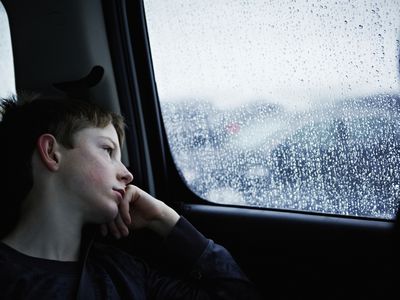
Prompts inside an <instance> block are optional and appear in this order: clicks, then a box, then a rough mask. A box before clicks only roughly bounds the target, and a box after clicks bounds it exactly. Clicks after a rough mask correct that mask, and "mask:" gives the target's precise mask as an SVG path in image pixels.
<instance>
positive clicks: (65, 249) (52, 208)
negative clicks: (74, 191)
mask: <svg viewBox="0 0 400 300" xmlns="http://www.w3.org/2000/svg"><path fill="white" fill-rule="evenodd" d="M25 200H27V201H25V203H26V204H27V205H29V206H30V207H29V209H26V210H25V211H26V212H27V213H25V214H23V215H22V216H21V218H20V220H21V221H20V222H19V223H18V224H17V226H16V227H15V229H14V230H13V231H12V232H11V233H10V234H9V235H7V236H6V237H5V238H3V240H2V241H3V242H4V243H5V244H7V245H8V246H10V247H12V248H14V249H16V250H17V251H19V252H21V253H23V254H26V255H29V256H33V257H38V258H44V259H50V260H57V261H77V260H78V259H79V250H80V243H81V235H82V226H83V224H82V222H80V220H79V218H75V219H74V218H71V215H70V214H68V213H67V212H65V210H64V209H65V208H63V207H60V206H59V205H57V204H59V203H57V202H58V201H56V200H55V199H46V198H41V199H38V198H36V197H33V196H30V197H29V196H28V198H27V199H25Z"/></svg>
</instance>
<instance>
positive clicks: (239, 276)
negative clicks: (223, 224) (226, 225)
mask: <svg viewBox="0 0 400 300" xmlns="http://www.w3.org/2000/svg"><path fill="white" fill-rule="evenodd" d="M165 247H166V248H167V249H168V253H170V265H171V264H172V265H175V266H177V269H179V270H181V271H180V273H178V274H177V273H176V272H172V271H171V272H165V270H164V271H162V272H161V271H159V270H154V269H152V268H150V267H149V265H148V264H146V263H145V262H144V261H142V260H140V259H138V258H135V257H133V256H131V255H129V254H127V253H125V252H123V251H121V250H119V249H117V248H115V247H112V246H107V245H103V244H98V243H95V244H93V246H92V247H91V249H90V252H89V255H88V259H87V262H86V270H87V274H88V283H86V285H85V287H84V288H85V289H91V294H93V295H95V297H94V298H95V299H163V300H168V299H229V300H231V299H246V300H247V299H258V297H257V296H256V292H255V290H254V287H253V285H252V284H251V282H249V280H248V279H247V278H246V276H245V275H244V274H243V273H242V271H241V270H240V268H239V267H238V265H237V264H236V263H235V261H234V260H233V258H232V257H231V255H230V254H229V253H228V251H227V250H226V249H225V248H223V247H222V246H220V245H217V244H215V243H214V242H213V241H212V240H208V239H206V238H205V237H204V236H203V235H201V234H200V233H199V232H198V231H197V230H196V229H195V228H194V227H193V226H192V225H191V224H190V223H189V222H188V221H187V220H186V219H184V218H180V220H179V221H178V223H177V225H176V226H175V227H174V229H173V230H172V232H171V234H170V235H169V236H168V238H167V239H166V241H165ZM80 266H81V263H80V262H60V261H54V260H47V259H41V258H35V257H31V256H27V255H24V254H22V253H20V252H18V251H16V250H14V249H13V248H10V247H8V246H7V245H5V244H4V243H0V299H35V300H36V299H75V298H76V294H77V289H78V283H79V278H80V272H81V267H80ZM172 274H174V275H172Z"/></svg>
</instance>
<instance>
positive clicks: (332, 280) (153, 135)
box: [0, 0, 400, 299]
mask: <svg viewBox="0 0 400 300" xmlns="http://www.w3.org/2000/svg"><path fill="white" fill-rule="evenodd" d="M150 2H151V0H148V1H142V0H134V1H132V0H115V1H109V0H103V1H100V0H86V1H79V0H58V1H50V0H42V1H27V0H12V1H11V0H1V3H2V5H3V6H4V9H5V11H6V14H7V17H8V23H9V30H10V36H11V45H12V57H13V70H14V74H15V90H16V91H17V92H19V91H24V92H39V93H44V94H46V93H50V94H51V93H65V94H68V95H71V96H74V97H78V98H89V99H90V100H91V101H95V102H97V103H99V104H100V105H102V106H104V107H106V108H108V109H110V110H112V111H115V112H118V113H121V114H122V115H123V116H124V118H125V120H126V124H127V128H126V140H125V146H124V149H123V153H122V154H123V155H122V159H123V162H124V163H125V164H126V165H127V166H128V168H129V170H130V171H131V172H132V173H133V175H134V184H136V185H138V186H139V187H141V188H142V189H144V190H146V191H148V192H149V193H150V194H152V195H153V196H155V197H156V198H157V199H160V200H162V201H164V202H166V203H167V204H168V205H170V206H171V207H173V208H174V209H176V210H177V211H178V212H179V214H181V215H183V216H184V217H186V218H187V219H188V220H189V221H190V222H191V223H192V224H193V225H194V226H195V227H196V228H197V229H198V230H199V231H200V232H202V233H203V234H204V235H205V236H206V237H208V238H210V239H212V240H214V241H215V242H217V243H219V244H221V245H223V246H224V247H226V248H227V249H228V250H229V251H230V253H231V254H232V255H233V257H234V258H235V260H236V261H237V262H238V264H239V265H240V266H241V268H242V269H243V271H244V272H245V273H246V275H247V276H248V277H249V278H250V279H251V280H252V281H253V282H254V284H255V285H256V287H257V289H258V290H259V291H260V294H262V297H263V299H392V298H393V299H394V298H397V297H398V296H396V295H398V294H399V289H398V277H397V274H398V272H397V270H398V253H399V251H398V239H399V232H398V230H397V225H396V224H397V223H396V216H395V215H393V214H392V215H391V216H389V217H386V218H380V217H374V216H365V215H358V216H355V215H351V214H348V215H345V214H343V215H342V214H340V213H333V212H332V211H329V210H327V211H322V212H318V211H308V210H304V209H296V208H295V207H294V208H292V209H291V208H290V207H289V208H288V207H283V208H281V207H279V205H276V206H270V207H263V206H260V205H242V204H241V202H235V201H232V202H231V203H230V202H229V195H230V194H229V193H227V194H224V195H225V196H224V197H227V199H224V200H225V201H224V202H223V203H222V202H221V203H218V202H216V201H210V200H208V199H205V198H204V197H202V196H201V195H199V193H195V192H194V191H193V189H191V188H190V186H189V185H188V184H187V180H185V178H184V176H182V172H183V171H182V169H180V168H179V167H177V166H176V163H175V161H176V160H178V159H180V158H179V157H178V155H177V154H176V153H173V151H172V150H171V149H172V146H171V145H170V143H169V134H168V128H166V124H167V123H166V122H164V121H163V120H164V117H163V114H162V112H163V111H162V109H163V108H162V104H161V103H162V101H161V100H162V99H161V93H160V92H159V90H158V85H160V86H161V84H159V81H158V80H156V75H157V74H155V73H156V72H157V70H156V68H155V66H156V64H155V60H153V57H152V53H153V52H154V51H153V50H154V49H152V48H151V45H152V44H151V38H150V39H149V26H150V25H149V23H147V19H146V15H147V14H146V13H147V11H146V7H147V6H146V5H147V3H150ZM155 2H156V3H159V5H160V10H163V9H166V7H168V6H169V5H171V6H172V5H178V4H177V3H179V1H165V2H163V3H162V2H160V1H155ZM181 2H185V1H181ZM189 2H192V3H196V2H197V5H200V4H199V3H200V2H201V1H189ZM206 2H207V3H209V2H210V1H206ZM233 2H235V5H236V4H237V3H239V2H241V1H233ZM245 2H246V1H245ZM272 2H273V1H272ZM276 2H277V3H280V5H282V6H285V5H286V6H287V5H289V6H290V5H292V4H290V3H289V2H290V1H289V2H286V1H276ZM306 2H308V1H306ZM314 2H315V1H314ZM317 2H318V1H317ZM317 2H316V3H317ZM327 2H329V1H327ZM367 2H368V1H367ZM210 3H211V2H210ZM329 3H330V2H329ZM182 5H183V4H182ZM232 5H233V4H232ZM276 5H277V4H276ZM316 5H317V4H316ZM399 6H400V5H399V3H397V6H396V9H397V10H398V9H399ZM216 7H218V6H216ZM215 9H217V8H215ZM218 9H220V10H223V9H224V7H223V6H222V5H221V6H219V7H218ZM173 17H174V16H173V15H171V18H173ZM164 26H168V24H166V25H164ZM210 26H211V25H210ZM393 26H395V25H394V24H393ZM1 34H3V33H1ZM333 38H334V37H333ZM166 39H168V37H166ZM175 42H176V41H174V40H168V43H171V44H174V43H175ZM345 46H346V45H343V47H345ZM228 52H229V51H228ZM176 55H177V56H179V55H180V52H177V53H176ZM245 55H246V54H245V53H243V56H245ZM398 58H399V56H398V55H397V56H396V59H397V61H396V62H395V63H394V62H393V63H394V64H396V68H397V72H399V69H398V68H399V64H398ZM0 59H2V58H0ZM182 59H183V58H182ZM212 64H213V62H210V65H212ZM206 67H207V66H204V68H206ZM397 77H398V74H397ZM157 78H158V77H157ZM160 78H161V77H160ZM221 80H224V78H221ZM397 84H398V82H397ZM392 109H393V110H397V111H398V109H399V107H397V108H392ZM183 118H185V116H183ZM395 122H399V119H397V120H396V119H395ZM238 124H239V123H238ZM187 125H188V126H190V125H189V124H187ZM235 126H236V125H235ZM243 126H244V125H243ZM232 128H233V129H232ZM235 128H236V127H232V126H231V127H230V129H231V130H236V129H235ZM399 136H400V135H399ZM300 140H301V139H300ZM198 141H199V139H197V142H198ZM197 142H196V143H197ZM396 149H397V150H396V151H397V152H396V153H397V158H398V157H400V152H399V149H400V148H396ZM201 151H208V150H207V149H206V150H201ZM282 151H283V150H282ZM287 151H288V153H289V152H290V150H287ZM182 153H183V152H182ZM282 153H283V152H282ZM196 155H197V154H196ZM282 155H283V154H282ZM189 158H190V156H189ZM262 159H263V158H262V157H261V158H259V160H260V161H261V160H262ZM238 170H239V167H238V169H236V170H234V172H239V171H238ZM310 172H311V171H310ZM302 174H303V173H302ZM303 175H304V174H303ZM303 175H301V176H303ZM218 176H222V177H224V172H223V171H222V172H219V173H218ZM293 176H294V175H293ZM299 176H300V175H299ZM304 176H305V175H304ZM396 176H397V177H395V178H398V175H396ZM221 180H224V179H221ZM224 182H225V181H224ZM285 184H288V185H289V184H292V183H290V182H289V181H288V182H287V183H285ZM393 184H397V187H398V185H399V182H398V181H397V182H395V183H393ZM195 185H196V184H195ZM197 186H200V184H198V185H197ZM393 186H394V185H393ZM381 195H382V199H381V200H382V201H384V200H385V199H384V194H383V192H382V194H381ZM395 195H397V198H396V199H392V200H393V201H394V203H398V196H400V194H399V193H397V194H395ZM309 196H310V197H312V195H309ZM233 197H234V196H232V198H233ZM249 197H250V196H249ZM260 197H261V196H260ZM263 197H266V196H263ZM333 197H335V195H334V196H333ZM349 197H350V196H349ZM374 197H376V195H375V196H374ZM378 197H379V195H378ZM393 197H395V196H392V198H393ZM279 199H280V198H279ZM349 201H350V200H349ZM104 241H105V242H107V243H112V244H115V245H116V246H118V247H121V248H122V249H124V250H126V251H128V252H129V253H132V254H133V255H138V256H142V257H145V258H146V259H148V260H149V261H153V262H157V261H161V259H160V256H162V255H163V253H159V249H158V248H157V246H156V245H157V242H158V240H157V238H156V237H154V236H152V235H151V233H149V232H138V233H134V234H132V235H130V236H129V237H128V238H126V239H123V240H119V241H115V240H113V239H105V240H104Z"/></svg>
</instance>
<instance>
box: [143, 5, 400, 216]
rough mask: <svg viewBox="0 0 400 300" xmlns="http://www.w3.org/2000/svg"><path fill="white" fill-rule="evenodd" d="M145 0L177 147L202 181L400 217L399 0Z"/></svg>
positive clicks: (235, 193)
mask: <svg viewBox="0 0 400 300" xmlns="http://www.w3.org/2000/svg"><path fill="white" fill-rule="evenodd" d="M144 3H145V10H146V19H147V24H148V31H149V38H150V46H151V51H152V58H153V64H154V71H155V79H156V84H157V88H158V94H159V100H160V103H161V110H162V114H163V119H164V123H165V127H166V132H167V136H168V139H169V145H170V149H171V152H172V155H173V158H174V160H175V163H176V166H177V169H178V170H179V173H180V174H181V176H182V178H183V180H184V181H185V182H186V184H187V185H188V187H190V188H191V189H192V190H193V192H195V193H196V194H197V195H198V196H200V197H202V198H203V199H206V200H209V201H213V202H218V203H227V204H235V205H245V206H257V207H266V208H278V209H289V210H302V211H314V212H322V213H328V214H340V215H350V216H364V217H374V218H383V219H391V218H393V217H394V216H395V213H396V210H397V205H398V199H399V196H400V139H399V138H400V121H399V120H400V118H399V117H400V95H399V91H400V85H399V51H400V47H399V45H400V43H399V38H400V35H399V34H400V31H399V25H400V22H399V21H400V3H399V1H398V0H386V1H365V0H362V1H361V0H351V1H350V0H349V1H327V0H315V1H313V0H304V1H298V0H297V1H295V0H292V1H290V0H282V1H244V0H219V1H213V0H203V1H188V0H145V1H144Z"/></svg>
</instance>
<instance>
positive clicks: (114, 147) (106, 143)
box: [59, 124, 133, 223]
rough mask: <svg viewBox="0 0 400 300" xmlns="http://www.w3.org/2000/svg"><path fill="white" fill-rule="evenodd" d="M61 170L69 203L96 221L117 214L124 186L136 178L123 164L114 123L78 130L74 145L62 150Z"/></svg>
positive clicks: (113, 216)
mask: <svg viewBox="0 0 400 300" xmlns="http://www.w3.org/2000/svg"><path fill="white" fill-rule="evenodd" d="M59 172H60V173H59V174H60V177H59V178H60V181H59V184H60V185H61V188H62V189H63V192H65V195H66V196H67V197H66V203H67V204H68V206H69V207H72V209H73V210H75V211H76V212H78V213H80V214H82V216H83V219H84V221H85V222H93V223H104V222H110V221H111V220H113V219H114V218H115V217H116V216H117V214H118V204H119V202H120V201H121V200H122V197H123V193H124V189H125V187H126V185H127V184H128V183H129V182H131V181H132V179H133V177H132V174H131V173H130V172H129V171H128V170H127V169H126V167H125V166H124V165H123V164H122V163H121V149H120V146H119V142H118V135H117V132H116V130H115V128H114V126H113V125H111V124H109V125H108V126H107V127H105V128H94V127H89V128H85V129H82V130H80V131H78V132H77V133H75V135H74V147H73V148H72V149H67V148H62V150H61V159H60V168H59ZM70 205H72V206H70Z"/></svg>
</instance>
